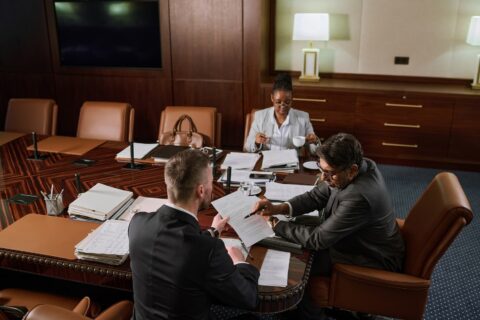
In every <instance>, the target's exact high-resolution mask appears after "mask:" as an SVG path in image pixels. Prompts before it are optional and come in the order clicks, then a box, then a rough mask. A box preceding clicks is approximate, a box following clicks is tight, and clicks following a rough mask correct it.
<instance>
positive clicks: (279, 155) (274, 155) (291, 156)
mask: <svg viewBox="0 0 480 320" xmlns="http://www.w3.org/2000/svg"><path fill="white" fill-rule="evenodd" d="M262 155H263V160H262V170H265V171H275V172H293V171H294V170H298V168H299V166H298V163H299V161H298V154H297V151H296V150H294V149H287V150H265V151H262Z"/></svg>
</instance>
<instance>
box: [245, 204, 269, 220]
mask: <svg viewBox="0 0 480 320" xmlns="http://www.w3.org/2000/svg"><path fill="white" fill-rule="evenodd" d="M263 209H265V207H260V208H258V209H257V210H255V211H253V212H250V213H249V214H247V215H246V216H245V217H244V218H243V219H247V218H250V217H251V216H253V215H254V214H257V213H258V212H260V211H262V210H263Z"/></svg>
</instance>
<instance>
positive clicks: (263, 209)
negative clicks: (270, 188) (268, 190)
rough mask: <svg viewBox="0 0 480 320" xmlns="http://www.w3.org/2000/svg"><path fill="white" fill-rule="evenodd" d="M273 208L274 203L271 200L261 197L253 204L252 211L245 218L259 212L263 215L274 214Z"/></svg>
mask: <svg viewBox="0 0 480 320" xmlns="http://www.w3.org/2000/svg"><path fill="white" fill-rule="evenodd" d="M272 209H273V205H272V203H271V202H270V201H268V200H267V199H260V200H259V201H257V203H255V205H254V206H253V209H252V212H250V213H249V214H247V215H246V216H245V217H244V219H246V218H249V217H251V216H253V215H255V214H257V213H259V214H260V215H262V216H271V215H272Z"/></svg>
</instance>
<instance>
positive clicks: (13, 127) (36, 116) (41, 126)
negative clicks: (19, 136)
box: [5, 99, 58, 135]
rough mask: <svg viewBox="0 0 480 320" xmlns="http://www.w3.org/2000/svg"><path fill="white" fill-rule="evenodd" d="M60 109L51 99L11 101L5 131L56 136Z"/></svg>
mask: <svg viewBox="0 0 480 320" xmlns="http://www.w3.org/2000/svg"><path fill="white" fill-rule="evenodd" d="M57 113H58V107H57V104H56V103H55V101H54V100H51V99H10V101H9V102H8V109H7V117H6V119H5V131H14V132H27V133H28V132H33V131H35V132H36V133H37V134H44V135H55V133H56V131H57Z"/></svg>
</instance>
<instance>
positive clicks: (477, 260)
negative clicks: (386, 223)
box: [379, 165, 480, 320]
mask: <svg viewBox="0 0 480 320" xmlns="http://www.w3.org/2000/svg"><path fill="white" fill-rule="evenodd" d="M379 168H380V171H381V172H382V174H383V176H384V178H385V182H386V184H387V187H388V189H389V191H390V193H391V195H392V200H393V205H394V208H395V212H396V214H397V216H398V217H399V218H404V217H405V216H406V214H407V213H408V211H409V210H410V208H411V207H412V206H413V204H414V203H415V201H416V200H417V198H418V197H419V196H420V195H421V193H422V192H423V190H424V189H425V187H426V186H427V185H428V184H429V183H430V181H431V180H432V179H433V177H434V176H435V175H436V174H437V173H439V172H440V171H442V170H437V169H425V168H415V167H401V166H391V165H379ZM451 172H453V173H454V174H455V175H456V176H457V177H458V179H459V180H460V184H461V185H462V187H463V190H464V191H465V194H466V195H467V198H468V200H469V201H470V204H471V206H472V210H473V214H474V219H473V220H472V222H471V223H470V224H469V225H468V226H466V227H465V228H464V229H463V230H462V232H461V233H460V234H459V236H458V237H457V239H456V240H455V241H454V243H453V244H452V245H451V246H450V248H449V249H448V250H447V252H446V253H445V255H444V256H443V257H442V258H441V259H440V261H439V262H438V264H437V266H436V268H435V270H434V272H433V275H432V286H431V287H430V293H429V297H428V303H427V310H426V312H425V319H427V320H429V319H480V237H479V235H480V220H479V218H478V217H476V214H477V213H479V212H480V172H466V171H451Z"/></svg>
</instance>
